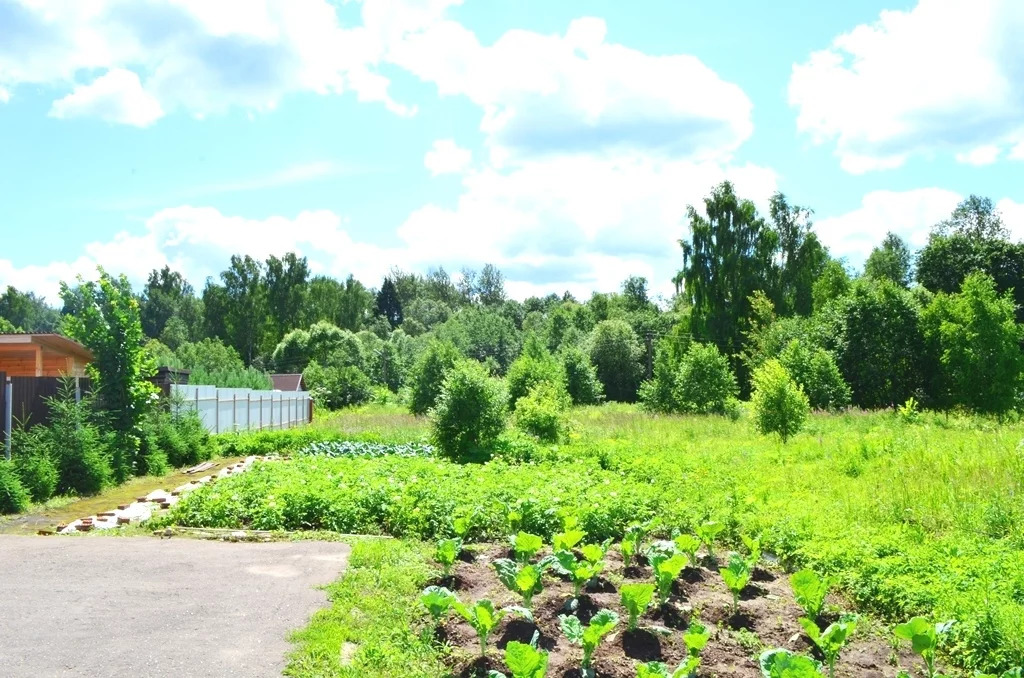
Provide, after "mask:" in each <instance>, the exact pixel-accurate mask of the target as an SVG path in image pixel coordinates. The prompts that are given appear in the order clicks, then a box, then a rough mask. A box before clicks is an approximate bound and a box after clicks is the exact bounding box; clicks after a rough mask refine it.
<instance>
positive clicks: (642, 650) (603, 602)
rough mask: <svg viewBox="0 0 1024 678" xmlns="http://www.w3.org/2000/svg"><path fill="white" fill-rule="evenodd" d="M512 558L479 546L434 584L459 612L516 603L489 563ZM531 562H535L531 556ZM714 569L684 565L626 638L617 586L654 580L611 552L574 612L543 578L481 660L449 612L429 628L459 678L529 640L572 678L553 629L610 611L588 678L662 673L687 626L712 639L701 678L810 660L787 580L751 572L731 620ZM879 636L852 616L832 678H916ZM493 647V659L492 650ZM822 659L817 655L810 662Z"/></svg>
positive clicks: (677, 653) (572, 665) (915, 665)
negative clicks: (526, 614)
mask: <svg viewBox="0 0 1024 678" xmlns="http://www.w3.org/2000/svg"><path fill="white" fill-rule="evenodd" d="M510 557H512V554H511V553H510V549H509V547H508V546H505V545H494V544H490V545H486V546H480V547H478V548H475V549H473V551H470V552H464V553H463V562H459V563H458V564H457V565H456V567H455V569H454V571H453V574H452V576H451V577H447V578H440V579H438V580H436V581H435V583H436V584H437V585H441V586H447V587H448V588H450V589H451V590H452V591H453V593H455V594H456V595H457V596H458V597H459V599H460V600H462V601H463V602H465V603H467V604H471V603H472V602H474V601H477V600H480V599H489V600H491V601H492V602H493V603H494V606H495V608H501V607H505V606H511V605H522V599H521V598H519V596H517V595H516V594H514V593H512V592H511V591H509V590H508V589H507V588H506V587H505V586H504V585H503V584H502V583H501V582H500V581H499V579H498V576H497V574H496V572H495V568H494V567H493V563H494V561H495V560H496V559H499V558H510ZM534 560H537V559H536V558H535V559H534ZM713 564H714V562H713V561H711V560H709V559H707V558H704V559H703V560H702V561H701V562H700V563H699V564H698V565H691V566H689V567H687V568H686V569H685V570H683V572H682V573H681V574H680V576H679V577H678V578H677V579H676V580H675V581H674V582H673V588H672V596H671V598H670V600H669V602H668V604H667V605H666V606H664V607H658V606H657V605H656V604H655V605H652V607H651V608H649V609H648V611H647V612H646V613H644V614H643V615H642V616H641V617H640V618H639V624H638V629H637V630H634V631H628V630H626V620H627V619H628V613H627V612H626V610H625V608H624V607H623V605H622V604H621V602H620V594H619V590H620V588H621V586H622V585H623V584H629V583H648V582H651V581H653V575H652V572H651V568H650V566H649V565H647V564H646V563H645V562H644V561H643V560H642V559H641V560H640V563H639V564H634V565H631V566H630V567H629V568H624V567H623V561H622V557H621V555H620V554H619V553H617V552H616V549H615V547H613V548H612V549H610V550H609V552H608V554H607V556H606V568H605V571H604V573H603V574H602V575H601V576H600V577H599V578H597V580H596V581H595V582H593V583H592V584H591V585H589V586H588V587H586V589H585V590H584V592H583V593H582V594H581V596H580V598H579V599H578V605H577V606H576V609H575V610H574V611H573V610H571V609H570V608H569V607H568V604H569V603H570V602H571V601H572V598H573V587H572V584H571V583H570V581H568V579H567V578H564V577H561V578H560V577H557V576H554V575H553V574H552V573H550V572H549V573H548V575H547V576H546V578H545V587H544V590H543V591H542V592H540V593H538V594H537V595H536V596H535V597H534V598H533V602H532V606H531V607H532V612H533V621H532V622H531V621H527V620H525V619H523V618H520V617H516V616H514V615H508V616H506V617H505V618H504V619H503V620H502V621H501V623H500V625H499V626H498V628H497V629H495V631H494V632H492V634H491V636H490V638H491V640H490V644H489V649H488V653H487V655H486V656H485V657H483V658H481V657H480V651H479V641H478V638H477V635H476V632H475V631H474V630H473V628H472V627H471V626H470V625H469V624H468V623H467V622H466V621H465V620H463V619H462V618H461V617H460V616H458V615H456V614H454V613H451V614H449V615H448V616H447V617H445V619H444V621H443V622H442V623H441V624H440V626H439V627H438V628H437V631H436V635H437V637H438V639H439V640H440V641H441V642H444V643H446V644H447V645H449V646H450V647H451V653H450V664H451V670H452V671H453V673H454V675H456V676H460V677H466V678H469V677H472V676H486V675H487V672H488V671H490V670H495V671H503V672H505V673H506V675H510V674H509V669H508V667H506V665H505V662H504V659H503V650H504V649H505V647H506V645H507V644H508V643H509V642H511V641H518V642H521V643H530V642H531V640H532V639H533V637H534V634H535V633H537V634H538V636H537V646H538V647H539V648H540V649H542V650H545V651H547V652H549V653H550V654H549V660H548V661H549V663H548V671H547V675H548V676H556V677H562V676H565V677H566V678H568V677H570V676H571V677H573V678H577V677H578V676H579V675H580V672H579V668H580V661H581V658H582V650H581V649H580V648H579V647H577V646H574V645H571V644H570V643H569V642H568V640H567V639H566V637H565V636H564V634H563V633H562V630H561V628H560V621H559V615H564V614H574V615H576V616H577V617H579V619H580V621H581V622H582V623H583V624H584V625H586V624H588V623H589V622H590V621H591V618H592V617H593V616H594V615H595V614H596V613H597V612H598V611H599V610H601V609H608V610H612V611H614V612H616V613H617V614H618V616H619V623H618V624H617V626H616V627H615V629H614V630H613V631H612V632H611V633H610V634H609V635H607V636H605V638H604V640H603V641H602V642H601V644H600V645H599V647H598V648H597V650H596V652H595V653H594V662H593V668H594V670H595V675H596V676H597V678H634V677H635V676H636V675H637V666H638V665H639V664H642V663H646V662H652V661H658V662H664V663H665V664H667V665H668V667H669V670H670V672H671V671H672V670H674V669H675V668H676V667H677V666H679V665H680V664H681V663H682V662H683V661H684V660H685V659H686V657H687V648H686V645H685V644H684V642H683V633H684V631H685V630H686V629H687V627H688V625H689V624H690V623H691V622H692V621H695V620H699V621H700V622H701V623H703V624H704V625H705V626H706V627H707V628H708V629H709V631H710V634H711V637H710V640H709V642H708V644H707V646H706V647H705V648H704V650H703V651H702V652H701V653H700V657H701V664H700V668H699V669H698V671H697V673H698V675H700V676H737V677H742V678H757V677H759V676H761V671H760V669H759V667H758V662H757V658H758V656H759V655H760V653H761V652H763V651H764V650H766V649H772V648H785V649H787V650H790V651H792V652H800V653H806V654H810V655H812V656H814V655H815V652H816V650H814V649H813V648H812V644H811V642H810V641H809V639H808V638H807V637H806V635H804V632H803V630H802V628H801V626H800V623H799V619H800V617H801V616H803V612H802V610H801V608H800V606H799V605H797V603H796V601H795V599H794V596H793V592H792V591H791V589H790V586H789V583H788V578H787V577H786V576H785V575H784V574H783V573H782V572H780V571H778V570H776V569H775V568H773V567H770V566H759V567H757V568H756V569H755V571H754V574H753V576H752V578H751V582H750V584H749V585H747V587H746V588H744V589H743V592H742V594H741V599H740V603H739V612H738V613H737V614H733V612H732V596H731V594H730V593H729V591H728V589H727V588H726V587H725V585H724V584H723V582H722V578H721V576H720V575H719V573H718V571H717V567H716V568H714V569H712V568H711V567H708V565H713ZM829 600H830V602H831V604H830V606H829V609H828V611H827V612H826V613H825V614H824V615H823V618H822V620H823V621H824V622H831V621H835V620H836V619H837V618H838V616H839V608H840V603H841V601H840V600H839V599H838V598H832V597H830V599H829ZM890 638H891V635H890V634H889V633H888V629H886V628H884V627H882V626H878V625H875V624H873V623H872V622H871V621H870V620H867V619H864V618H863V617H862V618H861V620H860V622H859V625H858V630H857V632H856V635H855V636H854V639H853V640H852V641H851V642H850V644H849V645H848V646H847V647H846V648H845V649H844V651H843V653H842V656H841V658H840V660H839V663H838V664H837V667H836V675H837V676H863V677H865V678H869V677H870V678H883V677H885V678H894V677H895V676H896V675H897V674H898V673H899V672H900V671H901V670H907V671H911V672H912V673H916V672H918V671H919V670H920V668H921V666H920V663H919V661H918V660H917V658H916V657H914V656H913V655H912V654H911V653H910V651H909V647H907V646H906V644H904V645H903V646H902V647H900V648H899V649H894V643H893V641H891V640H890ZM495 646H496V647H497V648H498V650H501V651H502V652H496V651H495V649H494V648H495ZM816 658H817V659H819V660H820V659H821V656H820V655H817V656H816Z"/></svg>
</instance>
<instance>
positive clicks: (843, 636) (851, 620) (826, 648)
mask: <svg viewBox="0 0 1024 678" xmlns="http://www.w3.org/2000/svg"><path fill="white" fill-rule="evenodd" d="M800 626H802V627H803V628H804V633H806V634H807V637H808V638H810V639H811V641H812V642H813V643H814V644H815V645H816V646H817V647H818V649H819V650H821V654H822V655H823V656H824V657H825V663H826V664H827V665H828V675H829V678H835V675H836V662H837V661H838V660H839V653H840V652H842V650H843V648H844V647H846V644H847V643H848V642H850V636H852V635H853V632H854V631H855V630H856V629H857V618H856V616H851V617H848V618H846V619H843V620H840V621H837V622H835V623H834V624H829V626H828V628H826V629H825V630H824V631H822V630H821V629H819V628H818V624H817V623H816V622H815V621H814V620H812V619H808V618H807V617H801V618H800Z"/></svg>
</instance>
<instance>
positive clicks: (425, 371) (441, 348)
mask: <svg viewBox="0 0 1024 678" xmlns="http://www.w3.org/2000/svg"><path fill="white" fill-rule="evenodd" d="M461 358H462V355H461V354H460V353H459V349H457V348H455V345H454V344H452V343H451V342H445V341H436V340H435V341H431V342H430V343H429V344H428V345H427V347H426V349H424V351H423V354H422V355H421V356H420V357H419V360H418V361H417V362H416V365H415V366H414V367H413V369H412V375H411V377H410V381H411V383H412V397H411V399H410V402H409V409H410V410H411V411H412V413H413V414H420V415H422V414H426V413H427V412H428V411H429V410H430V408H432V407H433V406H434V405H435V404H436V403H437V398H438V396H439V395H440V394H441V385H442V384H443V383H444V378H445V377H446V376H447V375H448V372H449V371H450V370H451V369H452V368H453V367H454V366H455V364H456V363H457V362H458V361H459V360H460V359H461Z"/></svg>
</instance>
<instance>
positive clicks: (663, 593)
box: [648, 542, 687, 606]
mask: <svg viewBox="0 0 1024 678" xmlns="http://www.w3.org/2000/svg"><path fill="white" fill-rule="evenodd" d="M669 543H671V542H669ZM648 557H649V558H650V561H651V569H653V570H654V585H655V586H656V587H657V589H658V604H659V605H662V606H663V605H665V604H666V603H668V599H669V597H670V596H671V595H672V582H674V581H675V579H676V577H678V576H679V573H680V572H682V571H683V568H685V567H686V565H687V562H686V556H684V555H683V554H682V553H671V554H669V553H666V552H664V551H656V550H655V551H651V552H650V555H649V556H648Z"/></svg>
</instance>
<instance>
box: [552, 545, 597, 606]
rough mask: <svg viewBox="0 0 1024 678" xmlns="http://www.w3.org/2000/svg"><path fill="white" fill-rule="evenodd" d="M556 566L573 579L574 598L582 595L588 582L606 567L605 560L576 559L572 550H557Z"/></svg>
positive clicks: (560, 571)
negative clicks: (593, 561) (592, 561)
mask: <svg viewBox="0 0 1024 678" xmlns="http://www.w3.org/2000/svg"><path fill="white" fill-rule="evenodd" d="M555 560H556V562H557V565H555V566H554V567H555V568H556V571H558V572H559V573H561V574H564V575H568V576H569V578H570V579H572V599H573V600H576V599H578V598H579V597H580V592H581V591H582V590H583V587H584V586H585V585H586V584H587V582H589V581H591V580H592V579H594V578H595V577H596V576H597V575H599V574H601V571H602V570H603V569H604V561H598V562H596V563H591V562H589V561H587V560H576V556H575V555H573V553H572V551H556V552H555Z"/></svg>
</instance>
